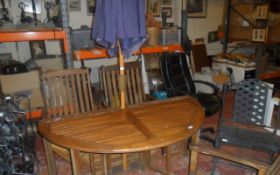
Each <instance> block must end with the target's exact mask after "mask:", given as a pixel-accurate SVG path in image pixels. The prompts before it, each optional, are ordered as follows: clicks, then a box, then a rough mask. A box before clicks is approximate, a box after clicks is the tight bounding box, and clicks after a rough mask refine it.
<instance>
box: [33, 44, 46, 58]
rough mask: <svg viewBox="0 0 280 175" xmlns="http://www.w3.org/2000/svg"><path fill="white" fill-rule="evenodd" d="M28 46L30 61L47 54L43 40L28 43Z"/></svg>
mask: <svg viewBox="0 0 280 175" xmlns="http://www.w3.org/2000/svg"><path fill="white" fill-rule="evenodd" d="M29 46H30V53H31V58H32V59H37V58H40V57H42V56H45V55H46V54H47V53H46V45H45V41H44V40H39V41H29Z"/></svg>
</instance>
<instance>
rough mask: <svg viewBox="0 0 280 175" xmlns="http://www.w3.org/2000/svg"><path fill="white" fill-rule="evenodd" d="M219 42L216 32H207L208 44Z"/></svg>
mask: <svg viewBox="0 0 280 175" xmlns="http://www.w3.org/2000/svg"><path fill="white" fill-rule="evenodd" d="M216 41H219V37H218V31H213V32H208V43H213V42H216Z"/></svg>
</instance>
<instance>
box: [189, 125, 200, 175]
mask: <svg viewBox="0 0 280 175" xmlns="http://www.w3.org/2000/svg"><path fill="white" fill-rule="evenodd" d="M199 136H200V133H199V131H197V132H196V133H195V134H193V136H192V139H191V144H194V145H197V144H199ZM190 156H191V157H190V164H189V174H190V175H194V174H196V169H197V161H198V151H197V150H193V149H191V151H190Z"/></svg>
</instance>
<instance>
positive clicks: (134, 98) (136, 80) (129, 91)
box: [99, 62, 146, 107]
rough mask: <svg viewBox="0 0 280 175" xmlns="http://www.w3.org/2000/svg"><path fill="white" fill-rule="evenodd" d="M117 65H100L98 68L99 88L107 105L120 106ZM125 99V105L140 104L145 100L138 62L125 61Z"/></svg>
mask: <svg viewBox="0 0 280 175" xmlns="http://www.w3.org/2000/svg"><path fill="white" fill-rule="evenodd" d="M119 75H120V71H119V66H118V65H110V66H102V67H100V69H99V77H100V83H101V89H102V90H103V91H104V93H105V98H106V102H107V103H108V104H107V105H108V107H118V106H120V96H119V95H120V91H119ZM125 77H126V79H125V81H126V86H125V101H126V104H127V105H132V104H140V103H143V102H144V101H145V100H146V97H145V93H144V87H143V80H142V74H141V65H140V64H139V62H130V63H125Z"/></svg>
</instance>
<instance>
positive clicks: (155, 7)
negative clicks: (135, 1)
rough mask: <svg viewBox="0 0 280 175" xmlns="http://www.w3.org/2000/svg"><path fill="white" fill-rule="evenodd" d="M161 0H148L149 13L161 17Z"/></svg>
mask: <svg viewBox="0 0 280 175" xmlns="http://www.w3.org/2000/svg"><path fill="white" fill-rule="evenodd" d="M160 8H161V0H147V9H148V13H152V14H153V16H154V17H160Z"/></svg>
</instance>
